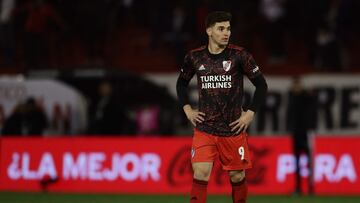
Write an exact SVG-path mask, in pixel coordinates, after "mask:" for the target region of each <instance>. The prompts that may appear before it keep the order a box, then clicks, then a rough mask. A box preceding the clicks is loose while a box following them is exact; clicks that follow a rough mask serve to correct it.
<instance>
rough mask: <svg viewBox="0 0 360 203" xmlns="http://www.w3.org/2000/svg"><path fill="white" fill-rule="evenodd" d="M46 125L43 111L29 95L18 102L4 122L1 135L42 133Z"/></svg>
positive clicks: (46, 121)
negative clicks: (22, 101)
mask: <svg viewBox="0 0 360 203" xmlns="http://www.w3.org/2000/svg"><path fill="white" fill-rule="evenodd" d="M47 126H48V120H47V117H46V114H45V112H44V111H43V109H42V108H41V107H39V105H37V104H36V101H35V99H34V98H32V97H30V98H28V99H27V100H26V102H25V103H21V104H19V105H18V106H17V107H16V108H15V110H14V113H12V114H11V115H10V116H9V117H8V118H7V119H6V120H5V123H4V127H3V129H2V134H3V135H5V136H6V135H24V136H26V135H42V134H43V133H44V130H45V129H46V128H47Z"/></svg>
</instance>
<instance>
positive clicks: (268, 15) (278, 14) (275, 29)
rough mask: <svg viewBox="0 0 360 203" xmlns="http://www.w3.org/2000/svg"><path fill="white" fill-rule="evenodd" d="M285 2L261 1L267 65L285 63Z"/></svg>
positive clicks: (277, 0)
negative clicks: (267, 56)
mask: <svg viewBox="0 0 360 203" xmlns="http://www.w3.org/2000/svg"><path fill="white" fill-rule="evenodd" d="M285 2H286V0H262V1H261V12H262V14H263V16H264V19H265V23H266V24H265V29H266V30H265V34H266V36H265V41H266V44H267V47H268V53H269V54H268V55H269V57H270V58H269V63H270V64H279V63H283V62H285V57H286V55H285V42H284V37H285V30H284V27H285V23H284V20H285V14H286V9H285Z"/></svg>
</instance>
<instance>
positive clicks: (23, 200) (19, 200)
mask: <svg viewBox="0 0 360 203" xmlns="http://www.w3.org/2000/svg"><path fill="white" fill-rule="evenodd" d="M188 199H189V198H188V197H187V196H184V195H183V196H181V195H121V194H68V193H48V194H44V193H15V192H0V202H1V203H187V202H189V200H188ZM207 202H208V203H231V202H232V201H231V198H230V197H228V196H213V195H212V196H209V197H208V201H207ZM304 202H305V203H307V202H309V203H357V202H360V196H357V197H354V196H353V197H338V196H334V197H329V196H327V197H319V196H312V197H299V196H250V197H249V200H248V203H304Z"/></svg>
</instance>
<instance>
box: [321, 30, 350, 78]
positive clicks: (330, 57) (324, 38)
mask: <svg viewBox="0 0 360 203" xmlns="http://www.w3.org/2000/svg"><path fill="white" fill-rule="evenodd" d="M342 63H343V62H342V57H341V49H340V44H339V41H338V40H337V38H336V35H335V33H334V32H333V31H332V30H331V29H330V28H329V27H327V26H321V27H320V28H319V30H318V33H317V38H316V52H315V67H316V68H317V69H319V70H325V71H340V70H341V69H342Z"/></svg>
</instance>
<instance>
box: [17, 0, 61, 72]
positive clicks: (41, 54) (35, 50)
mask: <svg viewBox="0 0 360 203" xmlns="http://www.w3.org/2000/svg"><path fill="white" fill-rule="evenodd" d="M15 13H16V14H17V15H19V14H20V13H22V14H24V15H25V20H24V25H23V27H24V31H25V36H24V57H25V63H26V66H27V68H28V69H39V68H40V69H44V68H48V67H47V65H48V64H47V63H48V59H49V55H48V52H49V50H50V49H49V48H50V47H49V44H51V43H50V40H49V39H50V38H51V37H50V36H51V34H54V33H56V32H58V31H60V30H64V28H65V23H64V21H63V19H62V18H61V17H60V15H59V14H58V12H57V11H56V9H55V8H54V7H53V5H52V4H51V3H49V2H48V1H46V0H33V1H29V2H27V3H26V4H24V5H22V6H20V7H19V8H18V9H17V10H16V12H15Z"/></svg>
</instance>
